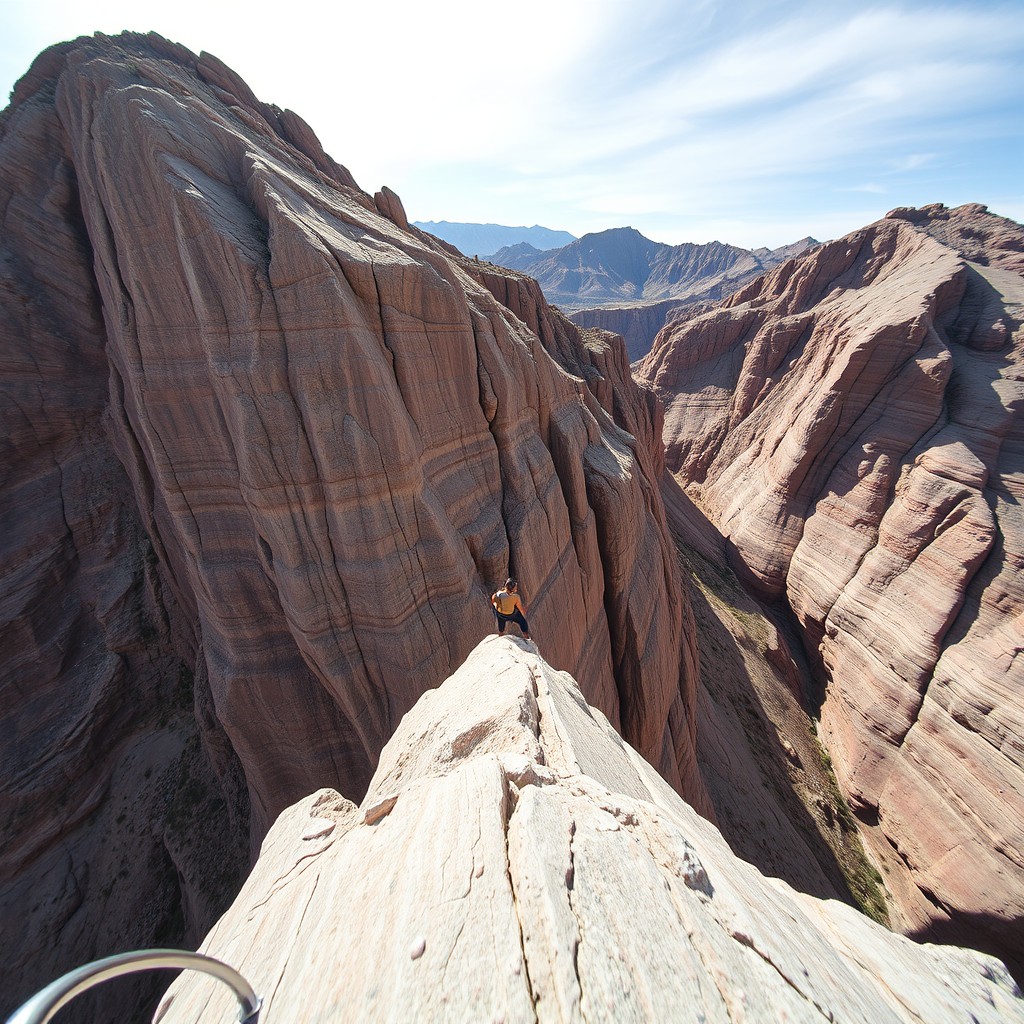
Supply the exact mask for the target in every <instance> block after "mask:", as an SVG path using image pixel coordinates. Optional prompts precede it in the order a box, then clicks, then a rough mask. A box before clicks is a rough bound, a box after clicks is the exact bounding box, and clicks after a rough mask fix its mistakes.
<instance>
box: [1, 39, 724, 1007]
mask: <svg viewBox="0 0 1024 1024" xmlns="http://www.w3.org/2000/svg"><path fill="white" fill-rule="evenodd" d="M0 208H3V209H4V211H5V225H4V235H3V239H2V242H0V245H2V257H0V258H2V266H3V274H2V282H0V287H2V291H0V365H2V370H3V372H2V373H0V388H2V400H0V409H2V414H3V416H4V424H5V428H6V429H5V431H4V440H3V442H2V443H3V444H4V456H5V457H4V478H3V487H4V507H5V509H6V511H5V520H4V521H5V529H4V531H3V533H2V535H0V544H2V545H3V550H2V563H0V564H2V570H3V573H2V581H0V610H2V616H0V650H2V652H3V665H4V668H3V678H4V685H3V689H2V694H3V697H2V703H0V721H2V723H3V729H4V733H5V735H7V736H8V737H10V741H9V742H6V743H5V744H4V757H5V764H4V767H5V771H4V773H3V780H2V782H0V787H2V792H3V798H2V801H0V806H2V807H3V812H2V813H3V816H4V817H3V828H4V833H5V835H8V836H11V837H14V838H13V839H12V841H11V842H9V843H7V844H5V847H4V850H3V852H2V853H0V879H2V881H3V886H4V888H3V890H2V891H3V897H2V906H0V912H2V914H3V917H4V920H5V921H17V922H19V925H18V927H15V928H11V929H7V928H5V930H4V934H3V939H2V944H0V957H2V958H3V960H4V962H5V963H6V964H7V965H8V966H9V967H10V968H11V969H12V976H13V977H14V978H15V979H16V984H15V985H6V984H5V985H4V991H5V997H6V998H9V999H11V1000H15V999H16V998H18V997H21V996H23V995H25V994H27V993H28V992H30V991H32V989H34V988H36V987H38V986H39V985H41V984H42V983H43V982H45V981H47V980H49V979H50V978H52V977H53V976H54V975H56V974H58V973H60V972H61V971H62V970H64V969H66V968H68V967H70V966H73V965H74V964H76V963H79V962H82V961H85V960H88V959H91V958H93V957H95V956H99V955H103V954H106V953H110V952H114V951H117V950H120V949H124V948H126V947H131V946H136V945H138V946H142V945H153V944H159V943H160V942H163V943H167V942H180V941H183V940H184V939H185V938H187V937H188V936H189V935H193V934H195V933H196V929H197V928H198V929H204V928H205V927H206V926H207V925H208V922H209V915H210V913H211V909H212V910H213V911H216V910H219V909H220V907H222V906H223V903H224V899H225V898H226V895H229V894H230V891H231V887H232V886H233V885H237V884H238V880H239V877H240V871H241V870H242V864H243V863H244V860H245V857H244V853H243V855H242V857H241V858H240V857H239V856H238V855H237V853H235V854H233V855H232V856H228V855H227V854H226V853H224V852H223V851H221V850H219V848H218V844H219V843H221V839H220V838H217V839H212V838H209V837H210V836H217V837H223V836H227V837H229V838H228V839H225V840H224V844H227V845H230V842H231V841H232V837H233V838H234V840H238V839H239V837H240V841H241V843H242V845H243V847H244V846H245V845H246V844H247V843H248V842H250V841H251V843H252V844H253V848H256V847H258V844H259V842H260V840H261V839H262V837H263V835H264V834H265V831H266V829H267V827H268V826H269V823H270V822H271V821H273V820H274V818H275V817H276V816H277V815H278V814H279V812H280V811H281V810H282V809H283V808H284V807H286V806H288V805H290V804H291V803H293V802H294V801H295V800H296V799H299V798H302V797H304V796H306V795H307V794H309V793H310V792H312V791H314V790H317V789H319V788H321V787H323V786H330V787H332V788H334V789H337V790H338V791H340V792H342V793H344V794H346V796H349V797H351V798H354V799H358V798H360V797H361V795H362V794H363V793H364V791H365V789H366V786H367V785H368V783H369V781H370V778H371V776H372V775H373V772H374V769H375V767H376V764H377V758H378V756H379V754H380V750H381V748H382V747H383V745H384V743H385V742H386V741H387V739H388V737H389V736H390V735H391V733H392V732H393V730H394V728H395V727H396V725H397V723H398V722H399V721H400V720H401V718H402V716H403V715H404V714H405V712H406V711H408V710H409V708H411V707H412V706H413V705H414V704H415V702H416V700H417V699H418V698H419V696H420V695H421V694H422V693H423V692H424V691H425V690H427V689H429V688H430V687H432V686H435V685H436V684H437V683H438V682H439V681H440V680H441V679H443V678H444V677H445V676H447V675H448V674H449V673H450V672H451V671H452V670H453V669H454V668H455V667H457V666H458V665H459V664H461V663H462V661H463V660H464V659H465V657H466V655H467V654H468V652H469V651H470V650H472V648H473V647H474V646H475V645H476V644H477V642H478V641H479V639H480V637H481V636H483V635H485V634H487V633H488V632H489V631H490V630H491V629H492V628H493V618H492V615H491V610H490V605H489V602H488V594H489V593H490V591H491V590H493V589H494V588H495V586H496V585H497V584H499V583H500V582H501V581H503V580H504V578H505V576H506V574H507V573H508V572H509V571H512V572H513V573H515V574H516V575H518V577H519V579H520V581H521V584H522V589H523V591H524V593H525V596H526V598H527V601H528V604H529V608H530V616H531V619H532V622H531V626H532V628H533V635H534V636H535V638H537V640H538V641H539V642H540V644H541V646H542V648H543V649H544V651H545V654H546V656H547V658H548V659H549V660H550V661H551V663H553V664H556V665H558V666H560V667H562V668H565V669H568V670H571V671H573V672H575V673H577V674H578V675H579V676H580V678H583V679H586V680H588V683H587V696H588V698H589V699H590V700H591V701H592V702H593V703H594V704H595V705H597V706H599V707H600V708H602V710H603V711H604V713H605V714H607V715H608V717H609V718H610V719H611V720H612V721H613V722H614V723H615V724H616V726H618V727H620V728H621V729H622V730H623V733H624V734H625V735H626V736H627V737H629V739H630V740H631V742H633V743H634V744H635V745H636V746H637V748H638V749H640V750H642V751H643V752H644V754H645V755H646V756H647V757H648V759H649V760H650V761H651V762H652V763H654V764H656V765H657V766H658V767H659V769H661V770H663V771H664V772H665V776H666V777H667V778H668V779H669V780H670V781H671V782H672V784H673V785H675V786H676V787H678V788H680V789H682V790H683V791H684V792H686V793H688V795H689V796H690V797H691V798H692V799H693V800H694V801H696V802H697V803H698V804H699V805H703V799H704V798H703V792H702V788H701V786H700V783H699V779H698V776H697V772H696V767H695V761H694V757H693V742H694V725H693V718H692V702H693V699H694V690H693V688H694V675H693V666H694V664H695V657H696V655H695V652H694V650H693V648H692V639H691V638H690V637H688V636H687V634H686V632H685V630H686V622H687V615H688V606H687V602H686V597H685V594H684V593H683V591H682V590H681V589H680V584H679V578H678V573H677V568H676V561H675V552H674V549H673V546H672V543H671V540H670V539H669V537H668V535H667V532H666V528H665V520H664V512H663V509H662V506H661V502H660V498H659V495H658V476H659V474H660V470H661V465H662V461H661V460H662V455H661V449H660V444H659V442H658V437H659V433H660V420H659V419H658V418H657V407H656V403H653V402H652V400H651V399H650V396H649V394H648V393H646V392H643V391H641V390H638V389H637V388H636V387H635V386H634V385H633V384H632V382H631V381H630V378H629V370H628V363H627V360H626V357H625V351H624V349H623V348H622V345H621V342H618V341H617V340H615V339H609V338H607V337H601V336H598V335H596V334H594V335H584V334H582V333H581V332H580V331H579V330H578V329H577V328H576V327H575V326H573V325H572V324H570V323H568V321H565V320H564V318H561V317H559V316H557V315H556V314H554V313H552V312H550V311H548V310H547V308H546V306H545V305H544V303H543V298H542V296H541V294H540V292H539V289H537V288H536V286H535V285H533V286H532V289H533V290H532V291H531V286H530V285H525V284H521V282H520V281H519V280H518V279H517V278H515V275H512V276H510V277H509V278H508V280H505V279H503V278H502V275H501V274H500V272H498V271H496V270H494V268H491V269H490V270H488V272H487V274H488V276H487V280H486V281H484V280H483V279H482V278H481V277H480V276H479V275H478V276H477V278H475V279H474V277H472V276H471V275H470V273H469V272H468V270H467V267H468V266H469V264H470V262H471V261H465V260H463V259H462V258H461V257H459V256H458V255H457V254H455V253H453V252H452V251H451V250H450V249H449V248H447V247H444V246H442V245H441V244H440V243H436V242H434V241H433V240H432V239H430V238H429V237H428V236H426V235H424V234H422V233H421V232H418V231H416V230H415V229H413V230H412V231H409V230H406V228H407V227H408V224H407V220H406V215H405V212H404V210H403V208H402V204H401V202H400V200H399V199H398V197H397V196H396V195H395V194H394V193H393V192H391V191H390V190H388V189H386V188H385V189H382V190H381V191H380V192H379V193H378V194H377V195H376V197H371V196H369V195H367V194H366V193H364V192H362V191H360V190H359V189H357V188H356V187H355V185H354V182H353V181H352V179H351V176H350V175H349V174H348V172H347V171H346V170H345V169H344V168H342V167H341V166H340V165H338V164H336V163H335V162H334V161H333V160H332V159H331V158H330V157H328V156H327V155H326V154H325V153H324V152H323V149H322V147H321V146H320V144H319V142H317V140H316V137H315V135H314V134H313V132H312V130H311V129H310V128H309V126H308V125H306V124H305V122H303V121H302V120H301V118H299V117H298V116H297V115H295V114H293V113H291V112H289V111H281V110H279V109H278V108H276V107H273V106H271V105H269V104H265V103H262V102H260V101H259V100H257V99H256V98H255V96H253V94H252V93H251V91H250V90H249V89H248V87H247V86H246V85H245V83H244V82H242V81H241V80H240V79H239V78H238V77H237V75H235V74H234V73H233V72H231V71H230V69H228V68H226V67H225V66H224V65H223V64H222V63H221V62H220V61H218V60H216V58H213V57H211V56H210V55H208V54H203V55H201V56H199V57H196V56H195V55H194V54H191V53H190V52H189V51H187V50H185V49H184V48H183V47H180V46H177V45H175V44H172V43H168V42H167V41H166V40H163V39H161V38H160V37H157V36H152V35H151V36H145V37H143V36H136V35H130V34H126V35H123V36H119V37H117V38H107V37H103V36H97V37H94V38H89V39H81V40H77V41H75V42H73V43H67V44H61V45H60V46H58V47H55V48H53V49H51V50H49V51H47V52H46V53H44V54H43V55H42V56H41V57H40V58H39V59H38V60H37V62H36V63H35V64H34V65H33V68H32V69H31V71H30V72H29V73H28V74H27V75H26V76H25V77H24V78H23V79H22V80H21V81H20V82H19V83H18V85H17V87H16V89H15V92H14V96H13V102H12V105H11V106H10V107H9V108H8V109H7V110H6V111H5V112H4V113H3V115H2V118H0ZM495 295H498V296H499V297H500V301H499V299H496V298H495ZM524 317H525V318H526V320H525V322H524V319H523V318H524ZM538 332H539V333H538ZM246 833H248V835H247V834H246ZM100 849H102V850H105V851H109V856H106V855H105V856H103V857H101V856H99V854H98V852H97V851H99V850H100ZM240 861H241V862H242V863H240ZM201 864H202V865H205V868H206V869H207V870H208V866H209V864H217V865H218V872H219V873H221V874H223V875H224V876H225V877H224V879H223V886H222V887H221V889H219V890H218V891H216V892H211V891H208V888H204V886H205V883H204V882H202V881H199V880H197V877H196V876H197V872H198V868H197V865H201ZM211 874H212V875H216V874H217V873H216V872H214V873H211ZM51 893H52V894H53V896H54V906H53V907H51V906H50V904H49V903H47V902H46V900H45V899H43V900H41V901H39V896H40V894H43V895H45V896H49V895H50V894H51ZM37 901H38V902H37ZM140 904H141V905H144V906H145V907H146V908H147V909H145V910H140V909H139V905H140ZM153 908H155V909H153ZM21 922H25V924H24V928H22V927H21ZM69 922H70V923H69ZM186 925H187V927H186ZM122 1015H123V1016H126V1015H129V1014H122Z"/></svg>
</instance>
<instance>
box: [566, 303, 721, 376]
mask: <svg viewBox="0 0 1024 1024" xmlns="http://www.w3.org/2000/svg"><path fill="white" fill-rule="evenodd" d="M694 305H695V304H694V303H690V302H687V301H686V300H682V299H665V300H664V301H663V302H637V303H634V304H632V305H627V306H596V307H594V308H593V309H578V310H576V311H575V312H574V313H572V314H570V317H569V318H570V319H571V320H572V322H573V323H574V324H579V326H580V327H598V328H600V329H601V330H603V331H611V332H612V333H613V334H620V335H622V340H623V341H624V342H625V343H626V352H627V353H628V355H629V361H630V362H631V363H633V362H636V361H637V360H638V359H642V358H643V357H644V356H645V355H647V353H648V352H650V350H651V345H652V344H653V343H654V339H655V338H656V337H657V336H658V332H659V331H660V330H661V329H662V328H663V327H664V326H665V325H666V324H668V323H671V322H672V320H673V319H674V317H675V314H676V312H677V311H679V310H682V309H687V308H689V309H690V311H691V312H693V311H694V309H693V306H694ZM702 308H703V307H702Z"/></svg>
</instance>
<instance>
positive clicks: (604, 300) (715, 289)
mask: <svg viewBox="0 0 1024 1024" xmlns="http://www.w3.org/2000/svg"><path fill="white" fill-rule="evenodd" d="M817 244H818V243H817V242H816V241H815V239H813V238H803V239H801V240H800V241H799V242H794V243H792V244H791V245H786V246H783V247H782V248H779V249H764V248H762V249H755V250H750V249H741V248H739V247H738V246H735V245H727V244H725V243H722V242H708V243H706V244H696V243H693V242H686V243H684V244H682V245H665V244H664V243H662V242H654V241H651V239H649V238H646V237H645V236H644V235H642V234H640V232H639V231H637V230H636V229H635V228H611V229H610V230H608V231H600V232H597V233H595V234H589V235H584V236H583V237H582V238H577V239H574V240H573V241H572V242H570V243H568V244H567V245H564V246H562V247H561V248H559V249H553V250H551V251H549V252H541V251H538V250H537V249H536V248H534V247H533V246H531V245H529V244H528V243H524V242H519V243H517V244H515V245H510V246H506V247H505V248H503V249H501V250H499V251H498V252H496V253H495V254H494V255H493V256H492V257H491V258H490V259H491V262H492V263H496V264H498V265H499V266H502V267H508V268H509V269H510V270H518V271H520V272H522V273H524V274H528V275H529V276H530V277H533V278H536V279H537V281H538V283H539V284H540V286H541V288H542V289H543V290H544V295H545V297H546V298H547V300H548V301H549V302H552V303H557V304H558V305H560V306H562V307H563V308H565V310H566V311H567V312H569V313H570V314H571V318H572V319H573V320H574V321H575V322H576V323H578V324H580V326H583V327H603V328H605V329H606V330H612V331H615V332H616V333H617V334H621V335H623V337H624V338H625V339H626V347H627V349H628V350H629V356H630V359H631V360H635V359H639V358H640V357H641V356H643V355H644V354H646V352H647V351H648V350H649V349H650V347H651V343H652V342H653V341H654V337H655V335H656V334H657V333H658V331H659V330H660V329H661V327H662V326H664V324H665V323H666V322H667V320H668V319H670V318H671V317H672V315H673V314H674V313H675V312H676V311H677V310H679V309H681V308H682V307H684V306H689V305H691V304H693V303H695V302H702V301H717V300H719V299H721V298H724V297H725V296H727V295H730V294H731V293H732V292H734V291H735V290H736V289H737V288H739V287H740V286H741V285H744V284H746V283H747V282H748V281H751V280H753V279H754V278H756V277H758V276H760V275H761V274H763V273H764V272H765V271H766V270H768V269H770V268H771V267H774V266H776V265H777V264H779V263H782V262H783V261H784V260H787V259H790V258H791V257H793V256H796V255H798V254H799V253H801V252H804V251H805V250H806V249H808V248H811V247H813V246H815V245H817Z"/></svg>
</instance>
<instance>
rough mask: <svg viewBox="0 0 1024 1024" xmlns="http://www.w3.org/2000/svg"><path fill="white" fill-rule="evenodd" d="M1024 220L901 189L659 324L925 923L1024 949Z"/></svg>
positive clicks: (743, 563) (743, 550)
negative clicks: (871, 210)
mask: <svg viewBox="0 0 1024 1024" xmlns="http://www.w3.org/2000/svg"><path fill="white" fill-rule="evenodd" d="M1022 270H1024V229H1022V228H1021V227H1020V226H1019V225H1016V224H1014V223H1012V222H1010V221H1007V220H1005V219H1002V218H999V217H996V216H994V215H992V214H989V213H988V212H987V211H986V210H985V208H984V207H980V206H966V207H960V208H958V209H955V210H948V209H946V208H944V207H941V206H935V207H927V208H925V209H923V210H896V211H893V213H892V214H890V215H889V217H887V218H886V219H885V220H882V221H880V222H878V223H876V224H872V225H870V226H868V227H867V228H864V229H863V230H861V231H858V232H855V233H853V234H851V235H848V236H846V237H845V238H841V239H839V240H838V241H835V242H831V243H828V244H827V245H825V246H823V247H821V248H820V249H819V250H817V251H815V252H814V253H812V254H810V255H808V256H805V257H803V258H800V259H796V260H792V261H790V262H787V263H785V264H783V265H782V266H781V267H779V268H777V269H776V270H774V271H773V272H771V273H770V274H768V275H766V276H765V277H763V278H762V279H760V280H759V281H757V282H755V283H753V284H751V285H749V286H747V287H746V288H744V289H743V290H742V291H740V292H738V293H737V294H735V295H734V296H732V297H731V298H730V299H729V300H727V301H726V302H724V303H723V304H722V305H721V306H720V307H719V308H717V309H715V310H712V311H710V312H706V313H704V314H703V315H699V316H695V317H692V318H689V319H685V318H684V319H680V320H679V321H677V322H676V323H675V324H673V325H670V326H669V327H667V328H666V329H665V331H664V332H663V333H662V334H661V335H660V336H659V339H658V341H657V343H656V345H655V348H654V349H653V350H652V352H651V354H650V355H649V356H648V358H647V359H646V360H645V361H644V363H643V364H642V367H641V369H640V374H639V376H640V377H641V378H642V379H644V380H646V381H647V382H649V383H650V384H651V385H653V386H654V387H655V389H656V391H657V392H658V393H659V395H660V396H661V397H662V398H663V400H664V401H665V403H666V413H665V435H664V436H665V443H666V450H667V461H668V464H669V466H670V468H671V469H672V470H674V471H675V472H676V473H677V474H678V475H679V477H680V479H681V480H683V481H684V482H685V483H686V484H687V486H688V488H689V490H690V492H691V494H693V495H695V496H696V497H697V498H698V499H699V501H700V502H701V504H702V505H703V507H704V508H705V509H706V510H707V511H708V513H709V514H710V516H711V518H712V519H713V520H714V521H715V522H717V524H718V525H719V527H720V529H721V531H722V533H723V534H724V535H725V536H726V537H727V538H728V541H729V546H730V549H731V551H732V555H733V563H734V565H735V567H736V568H737V570H738V571H739V572H741V573H742V574H743V575H744V576H745V578H746V579H747V580H748V581H749V582H750V583H751V584H752V585H753V586H754V587H755V588H756V589H757V590H759V591H760V592H761V594H762V595H763V596H764V597H765V598H767V599H769V600H774V599H780V600H784V601H785V602H786V603H787V604H788V606H789V608H790V609H792V612H793V613H795V616H796V618H797V620H798V621H799V624H800V626H801V628H802V630H803V635H804V639H805V644H806V647H807V649H808V651H809V652H810V653H811V655H812V657H813V658H814V660H815V661H816V664H817V666H818V670H819V673H820V678H821V681H822V683H823V685H824V687H825V689H824V695H823V704H822V708H821V725H822V734H823V737H824V739H825V741H826V743H827V746H828V748H829V750H830V752H831V755H832V759H833V763H834V765H835V769H836V773H837V775H838V778H839V780H840V782H841V784H842V786H843V788H844V789H845V791H846V792H847V794H848V795H849V796H850V798H851V800H852V802H853V804H854V807H855V809H856V810H857V812H858V814H859V816H860V817H861V819H862V820H863V821H864V822H865V823H866V825H867V826H868V827H867V829H866V834H867V836H868V838H869V841H870V842H873V843H874V844H875V849H876V852H877V853H878V854H879V855H880V856H883V855H885V854H886V851H888V853H889V854H892V853H896V854H898V857H893V858H892V859H893V860H895V861H897V862H898V861H902V863H903V864H904V865H905V867H906V873H907V876H908V879H909V881H910V882H912V883H913V884H912V885H907V886H906V887H905V889H903V890H902V891H899V892H895V893H894V896H895V897H896V899H897V902H898V903H899V904H900V907H901V912H902V915H903V921H902V924H903V927H905V928H906V929H907V930H909V931H913V932H920V933H922V934H928V935H932V936H940V937H944V938H953V939H955V940H963V941H968V942H972V943H978V944H980V945H982V946H983V947H987V948H989V949H994V950H996V951H998V952H1000V953H1001V954H1002V955H1004V956H1007V957H1009V958H1010V959H1011V960H1016V962H1017V964H1018V967H1019V965H1020V960H1021V957H1022V954H1024V925H1022V922H1024V853H1022V851H1024V826H1022V822H1024V756H1022V752H1021V745H1020V737H1021V735H1022V734H1024V696H1022V694H1024V658H1022V656H1021V655H1022V650H1024V640H1022V637H1024V633H1022V623H1024V617H1022V616H1024V575H1022V573H1021V567H1022V565H1024V517H1022V514H1021V498H1022V496H1024V488H1022V484H1021V478H1020V467H1021V458H1022V454H1024V417H1022V414H1021V412H1022V397H1024V393H1022V385H1021V381H1022V371H1024V351H1022V348H1024V345H1022V342H1024V334H1022V331H1021V309H1022V308H1024V277H1022Z"/></svg>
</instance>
